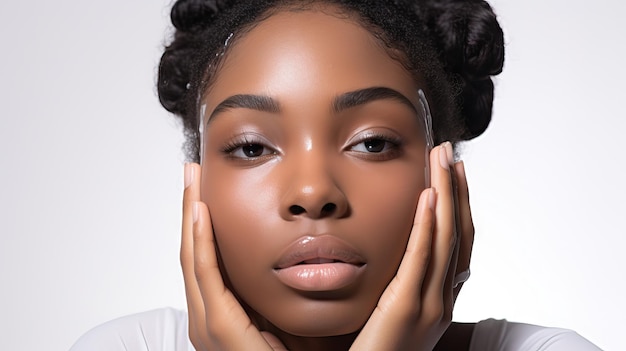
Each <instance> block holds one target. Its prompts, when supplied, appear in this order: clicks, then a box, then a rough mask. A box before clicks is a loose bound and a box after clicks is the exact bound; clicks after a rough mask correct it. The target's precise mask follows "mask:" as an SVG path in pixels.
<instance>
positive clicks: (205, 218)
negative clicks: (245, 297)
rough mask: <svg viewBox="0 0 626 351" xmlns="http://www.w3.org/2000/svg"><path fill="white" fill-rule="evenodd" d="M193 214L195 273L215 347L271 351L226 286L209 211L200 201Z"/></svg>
mask: <svg viewBox="0 0 626 351" xmlns="http://www.w3.org/2000/svg"><path fill="white" fill-rule="evenodd" d="M192 210H193V219H194V226H193V255H194V272H195V277H196V281H197V283H198V287H199V289H200V295H201V299H202V302H203V304H204V312H205V315H204V318H205V320H206V331H207V333H208V334H209V337H210V338H211V345H213V346H214V348H216V349H219V350H222V349H226V348H228V349H233V350H269V349H270V348H269V345H268V344H267V342H266V341H265V339H264V338H263V336H262V335H261V333H260V332H259V330H258V329H257V328H256V326H255V325H254V324H253V323H252V321H251V320H250V317H248V315H247V314H246V312H245V310H244V309H243V307H242V306H241V304H240V303H239V301H237V299H236V298H235V296H234V295H233V294H232V293H231V291H230V290H229V289H228V288H227V287H226V285H225V284H224V280H223V279H222V274H221V271H220V267H219V263H218V259H217V252H216V249H215V248H216V243H215V236H214V235H213V229H212V225H211V218H210V215H209V209H208V207H207V206H206V204H204V203H203V202H201V201H196V202H194V203H193V208H192Z"/></svg>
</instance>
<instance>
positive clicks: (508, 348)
mask: <svg viewBox="0 0 626 351" xmlns="http://www.w3.org/2000/svg"><path fill="white" fill-rule="evenodd" d="M100 350H102V351H105V350H106V351H194V348H193V345H192V344H191V342H190V341H189V337H188V329H187V313H186V312H184V311H179V310H175V309H173V308H162V309H157V310H152V311H148V312H143V313H138V314H133V315H130V316H126V317H122V318H118V319H115V320H112V321H110V322H107V323H104V324H102V325H100V326H98V327H95V328H94V329H92V330H90V331H89V332H87V333H86V334H85V335H83V336H82V337H81V338H80V339H78V341H77V342H76V344H74V346H72V348H71V349H70V351H100ZM597 350H600V349H599V348H598V347H596V346H594V345H593V344H592V343H590V342H589V341H587V340H586V339H585V338H583V337H581V336H580V335H578V334H576V333H575V332H573V331H571V330H567V329H558V328H545V327H539V326H536V325H529V324H522V323H510V322H507V321H506V320H495V319H487V320H484V321H481V322H478V323H477V324H476V326H475V327H474V333H473V334H472V340H471V344H470V351H597Z"/></svg>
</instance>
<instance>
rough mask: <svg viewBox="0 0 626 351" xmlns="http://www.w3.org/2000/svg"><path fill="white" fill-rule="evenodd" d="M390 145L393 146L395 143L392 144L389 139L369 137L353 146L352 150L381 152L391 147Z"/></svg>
mask: <svg viewBox="0 0 626 351" xmlns="http://www.w3.org/2000/svg"><path fill="white" fill-rule="evenodd" d="M390 147H393V145H391V143H390V142H388V141H387V140H383V139H368V140H364V141H362V142H360V143H358V144H356V145H354V146H352V148H351V150H352V151H359V152H369V153H379V152H383V151H385V150H387V149H389V148H390Z"/></svg>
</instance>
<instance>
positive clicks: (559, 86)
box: [0, 0, 626, 350]
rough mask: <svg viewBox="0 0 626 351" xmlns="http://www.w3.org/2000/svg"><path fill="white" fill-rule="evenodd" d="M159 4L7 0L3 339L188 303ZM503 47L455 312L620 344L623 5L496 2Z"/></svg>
mask: <svg viewBox="0 0 626 351" xmlns="http://www.w3.org/2000/svg"><path fill="white" fill-rule="evenodd" d="M170 5H171V4H170V0H160V1H155V0H150V1H148V0H143V1H142V0H135V1H123V0H109V1H79V0H58V1H44V0H33V1H20V2H18V1H11V2H9V1H3V2H2V3H1V4H0V45H1V48H0V50H1V51H0V52H1V55H0V92H1V93H0V102H1V105H0V111H1V112H0V113H1V115H2V118H1V119H0V148H1V151H0V167H1V168H0V169H1V170H0V191H1V192H0V207H1V208H0V209H1V211H0V335H1V337H0V349H1V350H67V349H68V348H69V347H70V346H71V345H72V343H73V342H74V341H75V340H76V339H77V338H78V337H79V336H80V335H81V334H83V333H85V332H86V331H87V330H89V329H90V328H91V327H93V326H95V325H97V324H99V323H102V322H105V321H107V320H110V319H113V318H115V317H118V316H122V315H126V314H129V313H134V312H139V311H145V310H148V309H153V308H158V307H164V306H173V307H176V308H185V297H184V290H183V281H182V275H181V272H180V269H179V261H178V249H179V235H180V234H179V233H180V230H179V227H180V217H181V206H180V201H181V198H182V188H183V185H182V183H183V182H182V174H183V173H182V171H183V167H182V165H183V162H184V160H185V159H184V155H183V153H182V152H181V144H182V141H183V139H182V133H181V128H180V126H179V125H178V123H177V122H176V121H175V120H174V118H172V117H171V116H170V115H169V114H168V113H166V112H165V110H163V109H162V108H161V107H160V105H159V103H158V100H157V97H156V93H155V88H154V81H155V75H156V73H155V72H156V66H157V64H158V59H159V56H160V54H161V52H162V47H163V44H164V43H165V42H166V38H167V37H168V35H169V34H170V29H169V19H168V15H169V7H170ZM492 5H493V6H494V7H495V10H496V12H497V13H498V14H499V18H500V20H501V23H502V26H503V27H504V30H505V36H506V43H507V58H506V67H505V71H504V73H503V74H502V75H501V76H500V77H498V78H497V80H496V86H497V91H496V94H497V97H496V100H495V110H494V116H493V123H492V125H491V127H490V128H489V130H488V131H487V132H486V133H485V134H484V135H483V136H481V137H479V138H477V139H476V140H474V141H472V142H470V143H467V144H466V145H465V146H464V151H463V158H464V159H465V161H466V165H467V173H468V177H469V182H470V187H471V195H472V206H473V212H474V218H475V224H476V229H477V236H476V244H475V248H474V255H473V263H472V269H473V274H472V277H471V279H470V281H469V282H468V283H467V284H466V285H465V287H464V289H463V292H462V294H461V297H460V298H459V301H458V303H457V308H456V312H455V319H456V320H459V321H477V320H480V319H484V318H488V317H495V318H507V319H509V320H512V321H523V322H528V323H534V324H542V325H547V326H560V327H565V328H571V329H574V330H576V331H578V332H579V333H580V334H582V335H584V336H585V337H587V338H588V339H590V340H591V341H593V342H594V343H596V344H597V345H599V346H600V347H601V348H603V349H606V350H623V349H626V343H625V342H624V341H623V340H624V337H623V332H624V329H625V328H626V322H624V321H625V318H626V308H625V306H626V303H625V302H624V299H625V297H624V296H625V294H624V291H623V290H624V287H625V285H626V283H625V282H624V280H625V279H626V277H624V272H625V267H626V258H625V256H626V254H625V252H624V248H625V246H626V239H625V235H626V230H625V229H624V218H625V217H626V213H625V212H626V211H625V210H626V206H624V199H625V197H626V190H625V188H624V178H625V177H624V175H623V170H624V162H625V161H626V159H625V157H624V152H623V150H622V149H623V140H624V139H623V136H624V132H625V130H626V122H625V117H626V114H625V113H624V101H625V100H626V89H625V88H624V82H625V81H626V68H625V67H624V62H626V51H625V44H626V42H625V40H624V35H625V34H626V24H625V23H626V21H624V18H623V14H624V13H625V12H626V3H625V2H622V1H615V0H597V1H593V2H591V1H580V0H568V1H565V0H527V1H513V0H497V1H492Z"/></svg>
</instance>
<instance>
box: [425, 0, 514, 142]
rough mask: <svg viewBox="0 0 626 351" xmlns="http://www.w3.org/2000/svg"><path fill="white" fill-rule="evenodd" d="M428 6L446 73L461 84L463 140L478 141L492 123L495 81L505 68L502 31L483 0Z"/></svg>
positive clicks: (447, 1) (444, 1)
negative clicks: (494, 77) (476, 139)
mask: <svg viewBox="0 0 626 351" xmlns="http://www.w3.org/2000/svg"><path fill="white" fill-rule="evenodd" d="M426 5H427V6H426V7H425V9H426V11H425V13H424V15H425V18H426V20H425V24H426V26H427V27H428V28H429V29H430V31H431V33H432V34H433V36H434V38H435V40H434V43H435V46H436V49H437V50H438V51H439V52H440V55H441V57H442V60H443V62H444V67H445V69H446V71H448V72H450V73H451V75H452V79H453V80H454V81H455V82H456V83H457V84H458V89H459V93H458V96H457V99H456V100H457V106H458V108H459V112H460V114H461V116H462V117H463V121H464V124H465V127H466V130H465V132H464V133H463V134H462V136H461V138H462V139H464V140H468V139H471V138H474V137H476V136H478V135H480V134H482V133H483V132H484V131H485V129H486V128H487V126H488V125H489V122H490V121H491V114H492V106H493V90H494V85H493V81H492V79H491V77H492V76H495V75H498V74H500V73H501V72H502V68H503V65H504V38H503V33H502V28H501V27H500V25H499V24H498V21H497V19H496V15H495V14H494V13H493V10H492V9H491V7H490V6H489V4H487V3H486V2H485V1H482V0H456V1H454V0H438V1H432V0H431V1H428V2H427V3H426Z"/></svg>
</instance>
